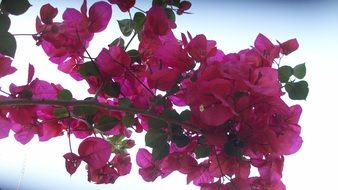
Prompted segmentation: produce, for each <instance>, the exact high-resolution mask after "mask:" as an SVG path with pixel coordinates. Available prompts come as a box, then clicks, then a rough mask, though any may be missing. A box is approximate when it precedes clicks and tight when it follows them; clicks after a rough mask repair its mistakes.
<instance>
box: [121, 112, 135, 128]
mask: <svg viewBox="0 0 338 190" xmlns="http://www.w3.org/2000/svg"><path fill="white" fill-rule="evenodd" d="M122 123H123V125H124V126H126V127H132V126H133V125H134V123H135V118H134V114H130V113H127V114H126V115H125V116H124V117H123V118H122Z"/></svg>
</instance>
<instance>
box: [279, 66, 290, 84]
mask: <svg viewBox="0 0 338 190" xmlns="http://www.w3.org/2000/svg"><path fill="white" fill-rule="evenodd" d="M292 74H293V69H292V67H290V66H288V65H284V66H282V67H279V69H278V78H279V81H280V82H282V83H286V82H288V81H289V79H290V77H291V76H292Z"/></svg>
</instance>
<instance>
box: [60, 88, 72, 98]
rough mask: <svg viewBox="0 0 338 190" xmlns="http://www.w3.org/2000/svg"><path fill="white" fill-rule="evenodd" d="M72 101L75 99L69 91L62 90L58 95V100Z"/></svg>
mask: <svg viewBox="0 0 338 190" xmlns="http://www.w3.org/2000/svg"><path fill="white" fill-rule="evenodd" d="M72 99H73V95H72V93H71V92H70V91H69V90H67V89H63V90H61V91H60V92H59V94H58V100H72Z"/></svg>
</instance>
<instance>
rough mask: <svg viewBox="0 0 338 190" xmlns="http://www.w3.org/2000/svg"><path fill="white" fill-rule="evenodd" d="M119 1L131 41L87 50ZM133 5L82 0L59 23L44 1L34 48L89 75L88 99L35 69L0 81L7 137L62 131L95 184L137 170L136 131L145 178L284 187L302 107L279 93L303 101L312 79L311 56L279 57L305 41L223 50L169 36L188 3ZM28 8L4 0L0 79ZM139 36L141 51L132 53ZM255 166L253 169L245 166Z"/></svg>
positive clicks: (77, 75)
mask: <svg viewBox="0 0 338 190" xmlns="http://www.w3.org/2000/svg"><path fill="white" fill-rule="evenodd" d="M115 5H117V6H118V8H119V9H120V10H121V11H122V12H129V15H130V18H128V19H123V20H119V21H118V26H119V28H120V30H121V32H122V34H123V35H124V36H125V37H128V36H130V35H132V37H131V38H130V41H129V42H128V43H127V44H125V43H124V40H123V37H119V38H117V39H116V40H114V41H113V42H112V43H109V44H106V45H108V47H107V48H103V49H102V50H101V51H100V52H99V53H98V55H96V56H95V55H91V54H90V52H88V51H87V48H88V47H89V46H90V41H91V40H92V38H93V36H94V34H95V33H98V32H102V31H104V30H105V28H106V27H107V25H108V24H109V23H110V20H111V17H112V6H115ZM135 5H136V3H135V1H134V0H125V1H119V0H109V1H98V2H95V3H94V4H92V5H91V6H90V7H89V10H87V7H88V6H87V1H86V0H84V1H83V4H82V6H81V7H80V8H79V9H75V8H67V9H66V10H65V11H64V13H63V14H62V21H56V20H55V17H56V15H57V14H58V9H57V8H56V7H54V5H51V4H46V5H43V6H42V7H41V10H40V13H39V15H37V18H36V23H35V24H36V30H37V33H36V34H32V37H33V39H34V40H35V43H36V45H37V46H39V47H41V48H42V49H43V50H44V52H45V53H46V55H47V56H48V57H49V59H50V61H51V62H53V63H56V64H58V69H59V70H60V71H62V72H65V73H68V74H70V75H71V76H72V77H73V78H74V79H76V80H85V81H86V82H87V83H88V84H89V89H88V92H89V94H91V96H90V97H88V98H86V99H84V100H76V99H75V97H73V95H72V93H71V91H70V90H68V89H64V88H63V87H62V86H61V85H59V84H53V83H50V82H48V81H44V80H40V79H38V78H34V70H35V69H34V67H33V65H29V71H28V79H27V84H25V85H20V86H19V85H16V84H14V83H13V84H11V85H10V86H9V91H8V92H6V91H4V90H2V89H1V92H2V93H3V95H2V96H0V106H1V107H0V124H1V125H0V138H6V137H8V135H9V132H10V131H13V132H14V137H15V139H16V140H17V141H19V142H20V143H22V144H26V143H28V142H29V141H30V140H31V139H32V138H33V137H34V136H35V135H37V136H38V138H39V140H40V141H47V140H49V139H51V138H55V137H58V136H62V135H64V134H66V135H67V136H68V138H69V142H70V143H69V146H70V152H68V153H65V154H64V155H63V157H64V159H65V167H66V171H67V172H68V173H69V174H71V175H72V174H73V173H75V172H76V170H77V168H78V167H79V166H80V164H86V165H87V167H86V169H87V171H88V180H89V181H92V182H95V183H97V184H101V183H114V182H115V181H116V180H117V179H118V178H119V177H120V176H124V175H127V174H128V173H129V172H130V170H131V167H132V166H131V158H130V156H129V154H128V149H130V148H132V147H133V146H134V145H135V142H134V140H133V139H132V137H133V136H132V134H133V133H135V132H136V133H143V134H145V144H146V146H147V147H148V148H141V149H139V150H138V152H137V155H136V163H137V165H138V166H139V174H140V175H141V176H142V178H143V179H144V180H145V181H148V182H149V181H154V180H156V179H157V178H158V177H162V178H164V177H166V176H168V175H170V174H171V173H172V172H173V171H179V172H180V173H182V174H184V175H186V177H187V183H190V182H192V183H194V184H195V185H197V186H200V188H201V189H202V190H214V189H222V190H232V189H241V190H246V189H248V190H249V189H257V190H258V189H259V190H267V189H274V190H282V189H285V188H286V187H285V185H284V184H283V182H282V181H281V178H282V171H283V164H284V156H285V155H290V154H293V153H295V152H297V151H298V150H299V148H300V147H301V145H302V138H301V137H300V132H301V128H300V126H299V124H298V122H299V118H300V115H301V112H302V108H301V106H299V105H292V106H289V105H287V104H286V103H285V102H284V101H283V99H282V98H281V97H282V96H283V95H284V94H286V93H287V94H288V96H289V97H290V98H291V99H294V100H301V99H306V96H307V94H308V84H307V82H306V81H304V80H301V79H303V78H304V76H305V72H306V69H305V64H299V65H297V66H295V67H293V68H292V67H290V66H287V65H283V66H282V65H281V64H280V60H281V58H282V57H283V56H288V55H289V54H290V53H292V52H293V51H295V50H297V49H298V46H299V45H298V42H297V40H296V39H291V40H288V41H286V42H278V41H277V42H276V43H272V42H271V41H270V40H269V39H268V38H267V37H265V36H264V35H263V34H258V36H257V38H256V39H255V41H254V43H253V46H250V48H248V49H244V50H241V51H239V52H238V53H224V52H223V51H222V50H220V49H218V48H217V46H216V45H217V44H216V41H213V40H210V39H207V37H206V36H205V35H203V34H199V35H196V36H193V35H191V34H190V33H189V32H188V33H187V34H182V35H181V36H179V37H177V36H175V35H174V33H173V29H174V28H176V24H175V19H176V18H175V17H176V16H175V15H176V14H177V15H182V14H185V13H187V12H186V11H187V10H189V8H190V7H191V3H190V2H188V1H180V0H160V1H158V0H154V1H153V3H152V6H151V7H150V8H149V10H146V11H143V10H141V9H139V8H137V7H135ZM30 6H31V5H30V4H29V2H28V1H27V0H22V1H11V0H3V1H2V2H1V5H0V9H1V11H0V25H1V27H0V77H4V76H6V75H10V74H13V73H14V72H15V71H16V69H15V68H14V67H13V66H11V62H12V59H13V58H14V55H15V50H16V40H15V35H13V34H11V33H9V32H8V29H9V27H10V24H11V23H10V19H9V17H8V15H9V14H12V15H20V14H23V13H24V12H25V11H26V10H27V9H28V8H29V7H30ZM132 13H134V15H133V16H132ZM136 36H138V39H139V46H138V49H129V44H130V42H131V41H132V40H134V38H135V37H136ZM33 43H34V42H33ZM181 107H184V109H182V108H181ZM74 137H75V138H80V139H83V141H82V142H81V143H80V145H79V147H78V151H73V149H72V147H71V138H74ZM253 167H255V168H257V169H258V176H252V175H251V174H250V169H251V168H253Z"/></svg>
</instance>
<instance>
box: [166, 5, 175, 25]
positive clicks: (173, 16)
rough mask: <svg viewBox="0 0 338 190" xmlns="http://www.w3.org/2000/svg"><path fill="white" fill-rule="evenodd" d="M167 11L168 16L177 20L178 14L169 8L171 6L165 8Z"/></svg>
mask: <svg viewBox="0 0 338 190" xmlns="http://www.w3.org/2000/svg"><path fill="white" fill-rule="evenodd" d="M165 12H166V13H167V17H168V18H169V19H170V20H172V21H174V22H175V21H176V16H175V13H174V11H173V10H172V9H169V8H166V9H165Z"/></svg>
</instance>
